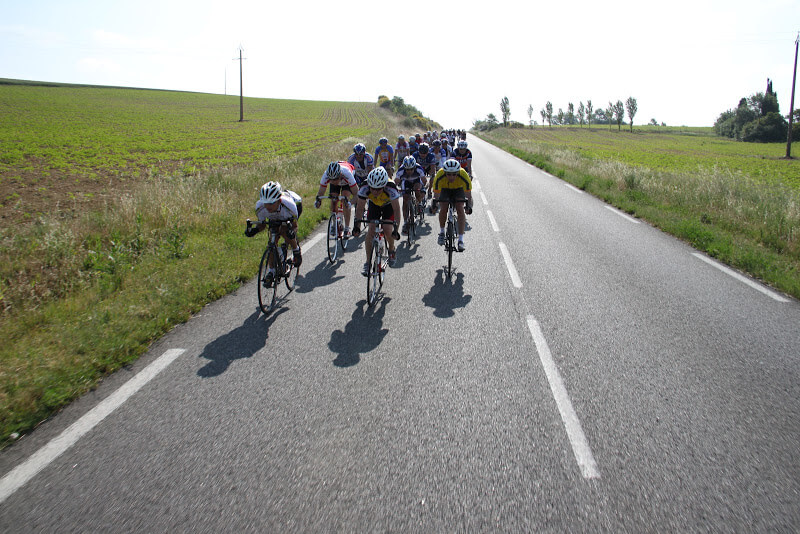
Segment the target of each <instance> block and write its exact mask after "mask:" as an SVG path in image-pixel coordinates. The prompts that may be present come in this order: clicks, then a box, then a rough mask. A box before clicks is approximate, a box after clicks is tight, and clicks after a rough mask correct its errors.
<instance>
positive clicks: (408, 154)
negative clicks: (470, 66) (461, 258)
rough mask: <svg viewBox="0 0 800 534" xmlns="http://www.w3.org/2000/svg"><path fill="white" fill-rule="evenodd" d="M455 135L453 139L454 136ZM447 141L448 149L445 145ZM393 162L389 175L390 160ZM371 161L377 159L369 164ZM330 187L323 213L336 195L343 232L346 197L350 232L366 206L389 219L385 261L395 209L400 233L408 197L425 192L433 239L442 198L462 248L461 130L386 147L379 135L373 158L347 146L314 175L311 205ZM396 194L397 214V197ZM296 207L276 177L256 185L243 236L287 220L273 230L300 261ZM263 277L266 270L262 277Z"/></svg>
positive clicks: (467, 171)
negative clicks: (453, 215)
mask: <svg viewBox="0 0 800 534" xmlns="http://www.w3.org/2000/svg"><path fill="white" fill-rule="evenodd" d="M456 136H458V141H456ZM454 142H455V148H451V146H452V144H453V143H454ZM395 162H396V163H397V168H398V171H397V174H396V175H395V168H394V163H395ZM376 163H377V164H376ZM328 188H330V191H329V195H330V198H331V212H333V211H334V209H335V206H336V202H337V201H338V198H339V196H344V197H345V198H346V199H347V200H346V201H347V202H348V207H347V209H345V210H344V217H345V234H344V237H349V236H350V235H351V233H350V209H349V202H350V199H357V204H356V211H355V213H356V221H355V223H354V225H353V230H352V235H353V236H358V235H359V234H360V233H361V224H360V219H361V217H362V215H363V214H364V212H365V210H366V220H367V221H378V220H383V221H391V223H390V224H383V225H382V226H383V232H384V236H385V238H386V244H387V247H388V251H389V265H390V266H394V264H395V262H396V247H395V241H396V240H399V239H400V233H399V232H398V231H397V229H398V226H399V224H398V223H399V218H400V216H399V214H400V213H402V214H403V217H402V220H403V221H404V224H403V233H404V234H405V233H407V232H408V219H409V204H410V195H411V194H412V193H413V194H414V195H415V196H416V200H417V201H418V203H421V202H422V200H423V199H424V197H425V195H426V194H427V195H428V197H429V198H431V197H432V198H433V202H432V203H431V214H434V213H435V212H436V209H437V204H438V206H439V207H441V211H440V212H439V237H438V240H437V242H438V244H439V245H444V242H445V236H444V229H445V224H446V222H447V211H448V207H449V204H450V203H455V207H456V211H457V213H458V245H457V246H458V250H459V251H460V252H463V251H464V250H465V248H466V247H465V245H464V233H465V229H466V215H468V214H470V213H472V152H471V151H470V150H469V148H468V146H467V141H466V132H464V131H462V130H446V131H442V132H441V134H440V135H439V134H438V133H437V132H426V133H425V134H423V135H420V134H414V135H411V136H409V139H408V140H406V138H405V136H404V135H399V136H398V138H397V143H396V145H395V146H392V145H391V144H390V143H389V140H388V139H387V138H386V137H381V138H380V140H379V141H378V146H377V147H376V149H375V153H374V156H373V155H371V154H370V153H369V152H368V151H367V147H366V146H365V145H364V144H363V143H358V144H356V145H355V146H354V147H353V153H352V154H350V156H349V157H348V158H347V160H342V161H334V162H331V163H330V164H329V165H328V167H327V168H326V169H325V172H324V173H323V174H322V178H321V179H320V185H319V190H318V191H317V196H316V201H315V202H314V206H315V207H317V208H319V207H320V205H321V203H322V199H323V198H325V197H324V196H323V195H324V193H325V191H326V189H328ZM401 198H403V199H404V202H403V208H402V212H401V207H400V199H401ZM301 212H302V201H301V199H300V197H299V196H298V195H297V194H296V193H294V192H292V191H288V190H287V191H284V190H282V189H281V186H280V184H279V183H278V182H267V183H266V184H264V185H263V186H262V187H261V195H260V198H259V200H258V202H257V203H256V215H257V217H258V223H257V224H256V225H254V226H250V225H249V224H248V230H246V231H245V235H246V236H248V237H252V236H253V235H255V234H257V233H258V232H259V231H261V230H263V229H264V228H265V227H266V224H267V221H268V220H270V221H287V223H288V224H287V225H285V226H282V227H281V230H280V232H281V235H282V236H283V238H284V239H285V240H287V241H288V242H289V243H290V245H291V246H292V249H293V254H294V265H296V266H299V265H300V263H301V262H302V256H301V251H300V247H299V245H298V243H297V237H296V231H297V218H298V217H299V216H300V213H301ZM375 231H376V229H375V223H373V222H370V223H368V226H367V238H366V240H365V243H364V248H365V251H366V255H367V256H366V257H367V260H369V258H370V256H371V253H372V250H371V248H372V238H373V236H374V234H375ZM368 270H369V263H365V264H364V267H363V269H362V274H363V275H364V276H366V275H367V273H368ZM269 273H271V274H273V276H274V266H273V265H270V266H269ZM268 278H269V274H268Z"/></svg>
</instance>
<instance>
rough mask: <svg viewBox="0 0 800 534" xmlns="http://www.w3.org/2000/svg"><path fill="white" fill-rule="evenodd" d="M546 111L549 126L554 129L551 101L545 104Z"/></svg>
mask: <svg viewBox="0 0 800 534" xmlns="http://www.w3.org/2000/svg"><path fill="white" fill-rule="evenodd" d="M544 109H545V110H546V111H547V124H548V125H549V126H550V127H551V128H552V127H553V103H552V102H550V101H549V100H548V101H547V104H545V106H544Z"/></svg>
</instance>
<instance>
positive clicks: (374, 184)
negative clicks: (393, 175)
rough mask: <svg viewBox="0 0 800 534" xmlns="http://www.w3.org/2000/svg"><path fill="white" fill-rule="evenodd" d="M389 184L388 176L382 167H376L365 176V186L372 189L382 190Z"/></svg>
mask: <svg viewBox="0 0 800 534" xmlns="http://www.w3.org/2000/svg"><path fill="white" fill-rule="evenodd" d="M387 183H389V175H388V174H387V173H386V169H384V168H383V167H376V168H374V169H372V170H371V171H369V174H368V175H367V185H369V186H370V187H371V188H373V189H383V188H384V187H386V184H387Z"/></svg>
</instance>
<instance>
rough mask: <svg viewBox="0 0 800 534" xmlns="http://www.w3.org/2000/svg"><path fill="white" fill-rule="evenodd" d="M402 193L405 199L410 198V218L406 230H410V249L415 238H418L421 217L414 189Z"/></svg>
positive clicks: (404, 190) (407, 219) (407, 220)
mask: <svg viewBox="0 0 800 534" xmlns="http://www.w3.org/2000/svg"><path fill="white" fill-rule="evenodd" d="M402 193H403V195H405V198H408V217H407V218H406V229H407V230H408V246H409V247H410V246H411V245H413V244H414V238H415V237H416V236H417V217H419V209H418V207H417V195H416V194H415V193H416V192H415V191H414V190H413V189H403V190H402ZM404 202H405V201H404Z"/></svg>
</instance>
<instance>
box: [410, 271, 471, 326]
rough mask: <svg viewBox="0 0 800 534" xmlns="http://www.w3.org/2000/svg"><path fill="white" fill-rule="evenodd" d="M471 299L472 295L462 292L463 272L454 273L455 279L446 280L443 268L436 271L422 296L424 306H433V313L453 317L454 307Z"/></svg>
mask: <svg viewBox="0 0 800 534" xmlns="http://www.w3.org/2000/svg"><path fill="white" fill-rule="evenodd" d="M471 300H472V295H465V294H464V273H456V275H455V281H454V280H453V279H452V278H451V279H450V280H448V279H447V278H446V277H445V275H444V269H439V270H437V271H436V279H434V281H433V287H431V290H430V291H428V294H427V295H425V296H424V297H422V302H423V303H424V304H425V306H427V307H429V308H433V315H435V316H436V317H441V318H444V319H446V318H448V317H453V316H454V315H455V314H456V312H455V309H456V308H463V307H465V306H466V305H467V304H469V303H470V301H471Z"/></svg>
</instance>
